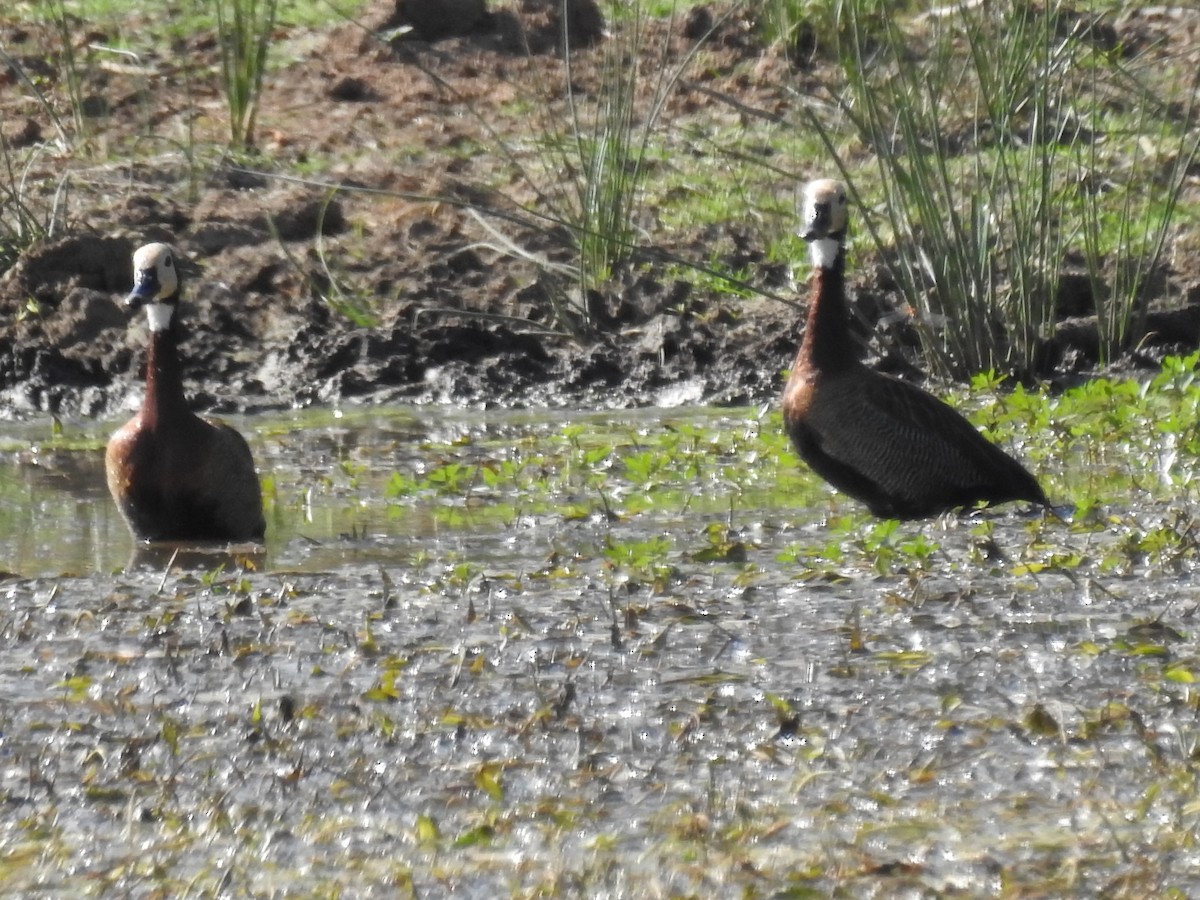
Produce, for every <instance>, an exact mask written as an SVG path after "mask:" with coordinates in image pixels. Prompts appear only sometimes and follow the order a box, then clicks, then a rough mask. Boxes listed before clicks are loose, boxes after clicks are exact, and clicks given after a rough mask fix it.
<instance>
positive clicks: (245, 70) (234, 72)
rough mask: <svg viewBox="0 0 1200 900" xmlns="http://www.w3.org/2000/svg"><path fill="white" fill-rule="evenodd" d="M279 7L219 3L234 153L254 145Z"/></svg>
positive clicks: (246, 0)
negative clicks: (272, 35)
mask: <svg viewBox="0 0 1200 900" xmlns="http://www.w3.org/2000/svg"><path fill="white" fill-rule="evenodd" d="M278 5H279V4H278V0H216V4H215V7H214V8H215V11H216V15H217V39H218V42H219V44H220V48H221V87H222V90H223V91H224V93H225V104H226V107H227V108H228V110H229V142H230V146H231V147H233V148H234V149H238V150H246V149H249V148H251V147H253V145H254V127H255V122H256V120H257V118H258V101H259V97H260V96H261V94H262V82H263V75H264V74H265V73H266V69H267V57H268V54H269V51H270V47H271V33H272V31H273V30H274V28H275V15H276V12H277V10H278Z"/></svg>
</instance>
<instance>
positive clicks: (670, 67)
mask: <svg viewBox="0 0 1200 900" xmlns="http://www.w3.org/2000/svg"><path fill="white" fill-rule="evenodd" d="M674 15H675V8H674V4H672V7H671V11H670V13H669V14H668V17H669V18H672V19H673V18H674ZM649 25H650V12H649V11H648V5H647V4H646V3H644V2H642V0H635V2H633V3H632V4H630V5H629V7H628V8H627V9H625V10H624V11H623V13H622V15H621V16H620V17H619V18H617V19H616V20H615V21H614V22H613V23H612V28H611V32H610V36H609V37H608V38H607V39H606V40H605V41H604V43H603V45H602V46H601V47H600V48H599V49H597V50H594V51H591V52H595V53H599V54H602V62H601V65H600V66H599V84H598V85H597V86H595V87H594V89H593V90H591V91H587V92H584V91H581V90H580V88H579V86H578V85H577V84H576V78H575V70H574V67H573V64H572V53H573V52H575V51H573V50H572V49H571V48H570V47H568V48H567V53H566V54H565V58H566V65H565V67H564V70H563V79H564V84H565V88H566V114H565V116H556V115H553V114H550V115H547V116H545V117H544V118H543V119H541V120H540V122H539V123H538V124H539V126H540V128H541V134H540V135H539V140H538V141H537V144H536V151H535V157H534V159H533V161H532V163H531V165H530V166H528V167H523V170H524V173H525V176H526V178H527V179H528V180H529V181H530V183H531V186H532V187H533V189H534V190H535V192H536V193H537V194H538V196H539V202H540V204H541V206H540V208H539V210H538V214H539V215H547V216H548V217H549V218H551V219H552V220H553V221H555V222H556V223H558V224H560V225H562V226H565V228H566V229H567V230H568V231H569V233H570V234H571V236H572V239H573V243H574V250H575V253H576V257H575V259H574V261H573V262H572V263H571V264H570V265H569V266H567V267H566V268H565V269H563V268H561V267H560V268H556V269H555V270H553V271H550V274H551V276H552V278H551V280H552V281H554V282H555V283H561V282H563V281H564V280H565V281H566V282H567V284H566V285H563V288H562V293H564V294H566V295H567V297H568V299H567V300H566V301H565V302H564V301H563V300H562V299H561V298H555V299H554V300H553V301H552V302H553V304H554V307H555V311H556V314H557V316H558V318H559V319H560V320H565V321H563V324H565V325H567V326H569V327H571V328H573V329H575V330H580V329H582V330H587V329H591V328H594V327H596V325H597V323H596V322H595V320H594V317H593V315H592V313H591V308H590V304H589V297H590V296H592V295H594V294H595V293H596V292H598V291H601V290H602V289H603V288H604V286H605V285H606V283H608V282H609V280H610V279H611V278H612V277H613V276H614V275H615V274H616V273H617V272H618V271H619V270H620V269H621V268H622V267H623V266H625V265H626V264H627V263H628V262H629V261H630V259H631V257H632V255H633V252H634V249H635V247H636V245H637V243H638V239H639V238H640V236H641V224H642V220H643V219H644V217H645V214H646V211H645V209H644V206H643V204H644V202H645V182H646V178H647V175H648V172H649V170H650V168H651V165H652V162H653V156H654V153H655V150H656V147H657V145H658V142H659V139H660V137H661V135H660V129H661V126H662V117H663V112H664V109H665V106H666V103H667V100H668V98H669V96H670V94H671V92H672V91H673V89H674V87H675V85H676V84H677V82H678V80H679V79H680V77H682V75H683V73H684V71H685V70H686V68H687V66H688V64H689V63H690V61H691V60H692V58H693V56H694V54H695V52H696V49H697V48H698V47H699V46H700V45H699V43H697V44H696V45H695V46H693V48H692V49H691V51H689V52H688V53H686V54H684V55H683V57H682V58H681V59H673V58H672V56H671V48H670V47H669V45H668V43H667V42H664V43H663V44H662V45H661V46H659V47H654V46H651V45H650V43H649V35H650V28H649ZM580 52H583V51H580ZM564 274H565V275H566V276H567V277H566V278H565V279H564V278H563V276H564Z"/></svg>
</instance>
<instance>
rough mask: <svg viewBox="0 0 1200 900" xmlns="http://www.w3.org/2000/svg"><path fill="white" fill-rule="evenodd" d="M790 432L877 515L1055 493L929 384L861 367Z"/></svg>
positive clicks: (818, 465)
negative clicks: (930, 391) (928, 389)
mask: <svg viewBox="0 0 1200 900" xmlns="http://www.w3.org/2000/svg"><path fill="white" fill-rule="evenodd" d="M790 431H791V434H792V437H793V439H794V441H795V442H796V446H797V448H798V449H799V451H800V454H801V456H802V457H803V458H804V459H805V461H806V462H808V464H809V465H810V466H812V468H813V469H814V470H815V471H816V472H817V473H818V474H819V475H821V476H822V477H823V478H825V479H826V480H827V481H829V482H830V483H831V484H832V485H834V486H835V487H837V488H839V489H840V490H842V491H845V492H846V493H847V494H850V495H851V496H853V497H856V498H858V499H859V500H862V501H863V502H864V503H866V504H867V505H868V507H870V509H871V511H872V512H874V513H875V514H876V515H880V516H888V517H893V518H918V517H921V516H928V515H933V514H936V513H938V512H942V511H945V510H947V509H953V508H955V507H959V506H968V505H973V504H975V503H978V502H987V503H1002V502H1004V501H1008V500H1030V501H1032V502H1035V503H1040V504H1043V505H1046V503H1047V501H1046V496H1045V494H1044V493H1043V492H1042V489H1041V488H1040V487H1039V486H1038V483H1037V481H1036V480H1035V479H1034V478H1033V476H1032V475H1030V474H1029V472H1027V471H1026V470H1025V468H1024V467H1023V466H1022V465H1021V464H1020V463H1018V462H1017V461H1016V460H1014V459H1013V458H1012V457H1010V456H1008V455H1007V454H1006V453H1005V452H1004V451H1002V450H1001V449H1000V448H999V447H997V446H995V445H994V444H992V443H990V442H989V441H987V440H986V439H985V438H984V437H983V436H982V435H981V434H980V433H979V432H978V431H976V430H975V427H974V426H973V425H971V423H970V422H968V421H967V420H966V419H965V418H963V416H962V415H960V414H959V413H958V412H956V411H955V410H954V409H952V408H951V407H949V406H947V405H946V404H945V403H943V402H942V401H940V400H938V399H937V398H936V397H933V396H932V395H930V394H928V393H926V392H925V391H923V390H921V389H920V388H918V387H916V386H914V385H911V384H908V383H907V382H903V381H899V380H898V379H895V378H891V377H888V376H886V375H881V374H879V373H877V372H872V371H870V370H867V369H859V370H857V371H855V372H852V373H848V374H846V375H844V376H839V377H834V378H830V379H828V380H826V381H825V382H824V383H823V384H822V385H821V388H820V390H819V391H818V392H816V395H815V397H814V400H813V402H812V404H811V405H810V407H809V409H808V412H807V414H806V415H805V417H804V419H803V421H801V422H797V423H792V424H791V426H790Z"/></svg>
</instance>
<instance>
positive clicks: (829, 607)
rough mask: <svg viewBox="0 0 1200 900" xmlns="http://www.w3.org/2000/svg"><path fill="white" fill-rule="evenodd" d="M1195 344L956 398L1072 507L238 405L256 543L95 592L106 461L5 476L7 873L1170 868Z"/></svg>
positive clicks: (1186, 779)
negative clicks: (937, 507)
mask: <svg viewBox="0 0 1200 900" xmlns="http://www.w3.org/2000/svg"><path fill="white" fill-rule="evenodd" d="M1198 365H1200V358H1198V357H1195V356H1193V357H1188V358H1179V359H1173V360H1170V361H1169V362H1168V364H1167V365H1166V366H1165V367H1164V370H1163V372H1162V373H1161V374H1160V375H1158V376H1157V377H1155V378H1153V379H1149V380H1147V381H1145V382H1144V383H1138V382H1133V381H1107V380H1097V381H1094V382H1090V383H1088V384H1086V385H1083V386H1080V387H1078V388H1074V389H1072V390H1069V391H1066V392H1064V393H1062V394H1061V395H1058V396H1052V395H1048V394H1045V393H1042V392H1031V391H1025V390H1022V389H1020V388H1018V389H1015V390H1011V391H1003V390H1002V387H1003V385H1002V384H1001V382H1000V379H998V378H995V377H994V376H983V377H980V378H979V379H977V380H976V383H975V385H974V386H973V387H972V389H971V390H970V391H969V392H968V391H959V392H958V393H957V395H956V396H955V397H954V398H953V399H954V402H955V403H956V404H957V405H959V406H961V407H963V408H965V409H967V410H968V412H969V413H970V415H971V417H972V419H973V420H974V421H975V422H976V424H977V425H979V426H980V427H981V428H983V429H984V430H986V431H987V433H988V435H989V436H990V437H992V438H993V439H995V440H997V441H999V442H1000V443H1001V444H1003V445H1005V446H1007V447H1010V448H1011V449H1013V450H1014V452H1016V453H1018V454H1019V455H1021V456H1022V457H1023V458H1024V459H1025V460H1027V461H1028V462H1029V464H1030V466H1031V468H1032V469H1033V470H1034V471H1035V472H1036V473H1037V474H1038V475H1039V477H1041V478H1042V479H1043V480H1044V481H1045V483H1046V486H1047V489H1048V492H1049V493H1050V494H1051V496H1052V497H1053V498H1054V500H1055V502H1056V504H1059V509H1060V511H1061V512H1062V514H1063V516H1064V519H1063V520H1060V519H1058V518H1056V517H1054V516H1048V515H1043V514H1041V513H1040V512H1038V513H1029V512H1025V513H1022V512H1021V511H1019V510H1015V509H1008V510H1004V511H993V512H988V513H984V514H982V515H980V514H976V515H964V516H948V517H943V518H941V519H938V520H935V521H931V522H925V523H904V524H901V523H897V522H894V521H880V520H876V519H873V518H872V517H870V516H868V515H867V514H866V513H865V512H864V511H863V510H862V508H861V507H859V506H858V505H857V504H856V503H854V502H853V501H851V500H848V499H846V498H844V497H841V496H839V495H837V494H835V493H833V492H831V491H830V490H829V489H828V488H827V487H826V486H825V485H824V484H823V483H821V482H820V481H819V479H817V478H815V477H814V476H813V475H812V474H811V473H809V472H807V471H806V470H804V469H803V468H802V467H800V465H799V464H798V462H797V461H796V459H795V457H794V456H793V454H792V453H791V452H790V450H789V448H788V444H787V441H786V438H785V436H784V435H783V432H782V428H781V424H780V422H779V420H778V414H777V413H776V412H773V411H761V410H740V411H739V410H726V411H708V412H699V411H692V412H688V411H679V412H670V411H667V412H664V411H646V412H640V413H639V412H624V413H622V412H610V413H603V414H587V415H584V414H571V415H566V416H563V415H561V414H556V415H546V414H530V413H501V412H495V413H488V414H480V413H455V412H451V411H448V410H442V411H435V410H425V411H415V412H413V411H395V412H391V413H389V412H387V411H380V410H366V409H363V410H358V411H354V410H346V411H344V412H343V413H342V414H340V415H339V416H338V417H336V418H332V419H331V418H330V417H329V416H328V414H321V413H297V414H295V415H294V416H284V417H278V418H275V419H273V420H269V421H266V422H263V423H259V425H258V427H257V428H254V429H251V428H249V427H246V425H247V424H248V423H242V425H243V427H244V428H245V430H246V431H247V432H252V433H253V434H254V437H253V439H252V443H253V444H254V445H255V452H256V454H257V455H258V457H259V459H260V461H261V462H262V463H263V466H264V469H265V470H267V471H268V472H270V473H271V488H270V490H269V491H268V492H267V496H268V518H269V521H270V523H271V525H270V532H269V546H268V558H267V560H266V561H265V565H264V561H262V560H258V561H254V560H251V559H247V558H241V559H239V558H237V557H233V558H226V559H220V560H214V561H212V562H211V563H209V564H207V566H206V567H205V568H202V569H199V570H195V569H188V568H186V567H181V566H179V565H178V564H176V565H168V564H167V562H166V561H165V560H158V561H157V562H148V563H145V564H143V566H141V567H138V566H135V567H131V568H129V569H127V570H125V571H123V572H121V571H118V572H115V573H110V572H109V571H108V570H107V569H106V568H105V567H103V566H102V565H100V564H99V561H100V560H102V559H104V558H108V559H110V560H113V559H119V558H120V554H123V553H124V552H125V550H126V549H127V547H128V545H127V543H126V542H125V541H126V538H125V536H124V526H123V525H122V524H121V523H120V520H119V518H118V517H117V516H116V515H115V512H114V513H113V515H112V516H111V521H109V522H108V523H107V524H105V522H103V521H96V522H92V523H90V524H88V525H86V526H81V525H80V519H79V508H80V503H79V500H78V499H77V496H78V495H79V494H83V495H86V492H87V491H88V490H91V491H94V492H95V493H96V494H99V495H100V496H102V495H103V486H102V484H101V483H100V476H99V471H100V470H99V467H98V466H96V467H95V468H94V471H93V473H92V474H91V475H85V476H84V477H82V478H81V484H80V486H79V487H78V488H76V489H74V490H73V491H72V492H71V493H69V494H65V495H61V500H60V501H57V502H56V501H54V499H53V496H51V495H52V494H53V493H54V490H55V489H54V488H52V487H49V486H48V484H43V485H40V486H39V485H38V484H37V483H31V482H28V481H26V480H24V479H23V478H22V475H23V474H26V473H29V472H30V471H32V470H31V469H30V468H28V467H13V466H7V467H4V468H3V469H0V494H2V495H3V497H4V499H5V500H6V502H5V504H4V509H6V510H8V509H14V508H17V507H18V506H20V507H22V508H26V509H28V508H30V507H32V508H36V509H37V510H39V514H38V515H39V520H38V521H37V522H36V523H29V522H15V521H13V522H7V523H6V524H5V527H4V528H3V529H0V535H3V536H5V537H4V541H5V543H4V544H3V545H2V547H3V552H4V554H5V558H6V559H8V560H10V561H11V562H10V563H9V565H10V566H14V567H17V568H23V569H26V570H27V574H28V575H36V577H18V576H12V577H9V578H8V579H7V580H6V581H5V583H4V587H3V592H2V596H0V632H2V633H4V634H5V635H6V636H7V644H6V653H5V660H6V663H5V666H4V668H3V671H0V681H2V682H3V684H4V687H5V696H6V698H7V701H6V704H5V706H4V708H3V712H2V717H3V726H4V728H3V731H4V735H5V749H6V752H7V753H8V755H9V759H10V761H11V764H10V766H9V768H8V769H7V770H6V774H5V775H4V776H3V781H2V783H3V786H4V790H5V791H6V793H7V795H8V797H9V798H10V801H11V802H13V803H14V804H16V805H17V806H18V807H19V809H20V810H21V814H20V815H19V816H12V817H9V818H8V819H7V820H6V822H7V824H6V825H5V830H4V832H3V840H4V842H5V845H6V846H7V847H8V848H9V852H8V856H7V862H6V865H5V867H4V870H3V872H0V885H3V886H4V888H5V890H7V891H11V892H17V893H22V894H23V895H29V896H38V895H47V896H48V895H51V894H59V895H61V894H63V893H74V892H78V891H80V890H85V889H88V890H90V889H96V888H98V887H103V888H104V889H107V890H111V891H121V892H126V893H138V892H149V891H157V892H160V893H171V894H174V895H189V894H190V895H194V896H208V895H211V894H213V893H217V892H224V891H229V890H240V891H242V892H245V893H292V892H295V891H302V892H308V893H309V894H311V895H313V896H321V895H323V892H326V891H332V892H336V887H335V886H336V885H339V884H344V883H346V881H347V879H353V880H354V881H355V882H356V883H357V884H358V885H359V886H360V888H361V890H360V893H361V894H362V895H363V896H394V895H395V894H396V892H399V893H400V894H401V895H408V896H420V895H424V894H426V893H429V892H436V891H437V890H442V889H449V890H453V891H455V892H466V893H471V892H472V891H478V892H480V894H481V895H482V894H483V893H488V894H492V893H494V892H495V891H501V892H505V891H506V892H509V893H511V894H513V895H516V896H546V895H551V896H557V895H578V894H580V893H586V894H595V893H598V892H604V891H608V892H611V893H614V894H621V895H637V896H676V895H680V894H688V893H697V892H703V893H722V894H726V893H749V894H751V895H753V894H754V893H756V892H764V893H766V892H770V891H774V890H778V889H779V887H780V885H785V886H789V888H788V889H789V890H792V891H794V892H800V893H819V894H822V895H826V894H829V893H837V892H842V891H851V892H862V891H866V892H871V891H883V892H886V893H889V894H892V893H897V892H904V891H915V892H935V893H936V892H943V891H945V890H948V889H950V887H953V889H954V890H956V891H959V892H964V893H972V894H977V893H988V892H993V889H994V888H996V885H998V884H1002V885H1003V886H1004V890H1005V891H1008V892H1010V893H1014V894H1020V893H1027V892H1042V893H1045V892H1050V893H1078V894H1083V893H1087V894H1092V893H1097V892H1100V891H1106V892H1107V893H1108V894H1109V895H1111V896H1114V897H1139V896H1145V895H1146V893H1147V892H1151V893H1158V894H1160V895H1161V894H1165V895H1168V896H1169V895H1170V894H1171V892H1172V891H1176V892H1178V894H1179V895H1180V896H1185V895H1188V894H1190V893H1193V892H1194V890H1195V889H1196V888H1197V886H1200V868H1197V867H1196V866H1195V865H1194V864H1193V862H1192V860H1193V855H1192V854H1189V853H1177V852H1173V851H1175V850H1177V849H1179V848H1183V847H1187V846H1190V842H1191V840H1192V837H1191V836H1192V834H1193V832H1194V829H1195V828H1196V827H1197V825H1200V811H1198V810H1196V809H1195V808H1194V807H1195V804H1194V803H1193V802H1192V800H1191V797H1192V795H1193V794H1194V784H1195V778H1196V777H1197V770H1196V762H1195V760H1196V752H1195V748H1196V746H1197V743H1198V741H1200V730H1198V729H1197V723H1196V709H1197V708H1198V698H1197V696H1196V694H1195V693H1194V686H1195V683H1196V679H1197V678H1200V641H1198V640H1197V638H1196V636H1195V634H1194V629H1193V628H1192V627H1191V626H1192V621H1193V618H1194V615H1195V611H1196V605H1197V604H1196V602H1195V601H1194V599H1191V598H1190V597H1189V594H1188V592H1187V589H1186V587H1183V585H1185V584H1186V583H1187V579H1189V578H1190V577H1191V575H1192V573H1193V572H1194V570H1195V567H1196V564H1197V552H1198V550H1200V546H1198V543H1200V537H1198V535H1197V533H1196V528H1195V523H1194V520H1193V517H1192V515H1191V512H1190V510H1191V508H1192V507H1193V505H1194V504H1195V503H1196V502H1198V501H1200V497H1198V496H1196V490H1197V489H1196V487H1195V485H1196V484H1197V483H1200V482H1197V480H1196V479H1195V478H1194V477H1193V473H1192V472H1191V468H1192V467H1194V465H1195V460H1196V459H1197V458H1200V447H1197V446H1196V442H1197V440H1200V438H1198V437H1197V435H1200V384H1197V374H1198V369H1197V366H1198ZM37 437H39V442H38V444H37V445H36V446H34V447H30V446H29V444H28V440H26V442H24V444H23V445H22V446H21V447H20V448H19V449H21V450H22V452H25V453H31V454H33V457H34V458H36V459H38V460H40V465H39V469H47V468H50V467H52V466H53V465H54V464H53V460H54V458H55V454H60V455H63V456H64V458H69V459H91V458H93V457H96V458H98V456H99V452H98V450H96V449H90V450H84V451H81V450H78V449H74V448H78V447H81V446H82V447H87V446H88V439H87V435H86V434H85V435H80V434H78V433H74V429H73V428H72V427H70V426H68V427H65V428H64V429H62V430H61V431H56V432H55V433H47V434H43V435H40V436H37ZM17 449H18V447H17V446H16V445H15V444H14V445H10V446H8V447H6V448H5V450H6V452H8V453H9V454H12V453H13V452H14V451H16V450H17ZM34 451H36V453H35V452H34ZM59 468H60V469H61V468H63V464H61V463H60V464H59ZM79 468H80V470H82V471H86V466H83V465H80V466H79ZM14 475H15V476H17V481H16V483H14V482H13V481H12V478H13V476H14ZM77 492H78V493H77ZM23 494H29V496H28V497H25V496H21V495H23ZM55 496H58V495H55ZM18 497H19V502H18V503H12V504H10V503H8V502H7V501H8V500H9V499H16V498H18ZM91 506H92V507H104V504H102V503H100V504H97V503H92V504H91ZM51 523H55V524H51ZM81 527H82V528H84V531H85V534H80V529H81ZM55 529H58V530H57V531H55ZM72 529H73V530H72ZM116 529H119V532H118V531H117V530H116ZM22 533H28V534H33V535H40V536H41V538H42V540H43V541H47V542H50V543H53V544H57V545H59V546H60V547H65V546H68V545H73V544H75V545H78V544H80V543H82V544H84V545H88V544H89V542H96V544H95V545H93V546H90V547H89V548H88V553H90V558H91V559H93V560H94V561H95V564H94V565H93V566H89V565H88V564H87V563H86V562H84V563H82V564H79V563H76V564H75V565H74V567H75V568H76V569H78V570H79V573H78V574H75V575H54V574H52V573H51V572H50V571H49V569H48V568H47V566H48V561H49V560H52V559H55V558H57V557H55V556H54V555H53V553H54V551H51V550H48V549H47V548H46V547H42V548H38V549H36V551H35V552H36V554H37V555H36V556H34V557H29V556H26V557H24V558H22V559H20V560H18V559H17V557H16V556H15V555H14V549H15V544H16V542H17V541H19V540H21V539H22V538H21V537H19V535H21V534H22ZM81 539H82V540H81ZM59 552H60V553H61V551H59ZM109 565H112V563H111V562H110V563H109ZM90 568H95V569H98V570H99V571H96V572H95V574H87V573H88V570H89V569H90ZM981 834H986V835H988V836H989V838H988V840H987V841H986V842H985V843H983V844H981V843H980V840H979V837H980V835H981ZM515 858H519V859H520V860H521V861H522V862H521V864H520V865H519V866H518V867H517V868H516V869H514V868H513V866H512V863H511V860H512V859H515ZM65 860H70V862H71V866H70V867H69V868H64V866H63V862H64V861H65ZM215 860H220V862H219V864H218V863H216V862H215ZM39 892H41V894H39Z"/></svg>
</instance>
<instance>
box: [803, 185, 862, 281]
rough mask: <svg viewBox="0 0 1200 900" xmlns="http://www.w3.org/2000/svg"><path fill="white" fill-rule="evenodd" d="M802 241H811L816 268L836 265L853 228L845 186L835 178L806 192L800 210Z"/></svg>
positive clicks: (808, 186)
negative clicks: (849, 229) (850, 228)
mask: <svg viewBox="0 0 1200 900" xmlns="http://www.w3.org/2000/svg"><path fill="white" fill-rule="evenodd" d="M800 220H801V224H800V231H799V234H800V237H802V238H804V240H806V241H808V248H809V255H810V256H811V257H812V262H813V265H815V266H820V267H822V268H828V267H829V266H832V265H833V262H834V260H835V259H836V258H837V255H838V253H839V252H840V250H841V245H842V241H844V240H845V238H846V227H847V226H848V225H849V224H850V201H849V199H848V198H847V195H846V186H845V185H844V184H842V183H841V182H840V181H836V180H834V179H832V178H818V179H817V180H816V181H810V182H809V183H808V185H807V186H806V187H805V188H804V202H803V207H802V209H801V210H800Z"/></svg>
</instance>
